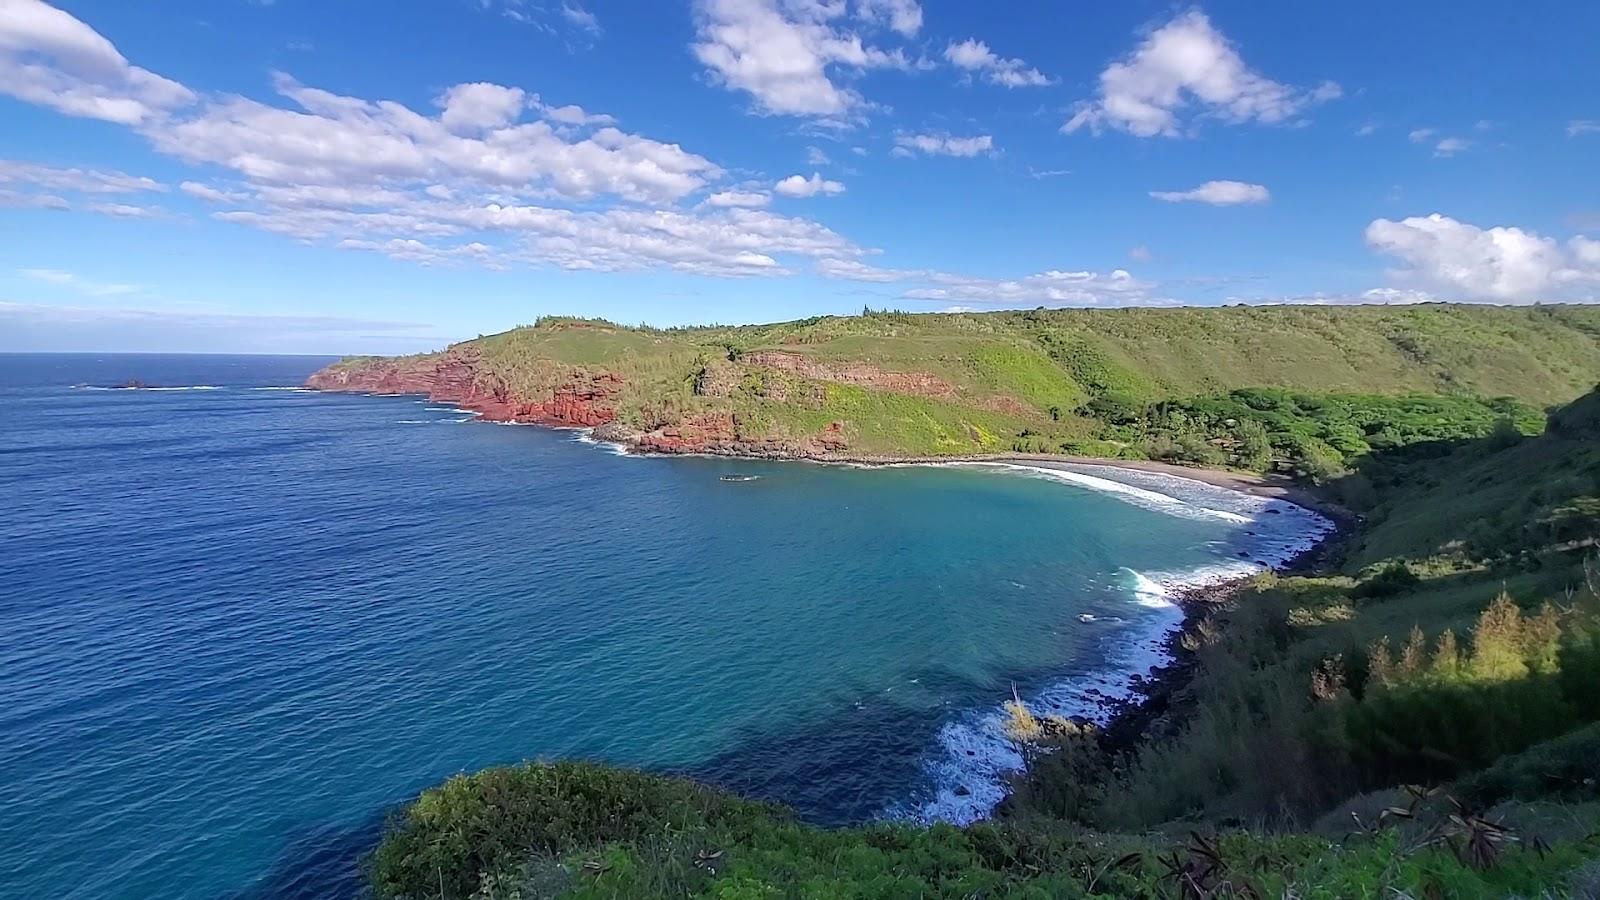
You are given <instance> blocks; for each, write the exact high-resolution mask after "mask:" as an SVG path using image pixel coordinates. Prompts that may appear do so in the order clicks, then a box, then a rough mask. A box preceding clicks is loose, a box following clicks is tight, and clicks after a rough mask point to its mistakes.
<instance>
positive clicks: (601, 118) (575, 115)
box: [533, 97, 617, 126]
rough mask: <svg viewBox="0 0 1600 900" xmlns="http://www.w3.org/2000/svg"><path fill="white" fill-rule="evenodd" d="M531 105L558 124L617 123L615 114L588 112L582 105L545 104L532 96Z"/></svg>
mask: <svg viewBox="0 0 1600 900" xmlns="http://www.w3.org/2000/svg"><path fill="white" fill-rule="evenodd" d="M533 106H534V108H535V109H537V110H539V115H541V116H543V117H544V118H546V119H549V120H550V121H552V122H555V123H557V124H560V125H573V126H580V125H615V124H617V120H616V117H615V116H608V115H606V114H604V113H590V112H587V111H585V110H584V108H583V107H581V106H577V105H575V104H569V105H567V106H547V105H545V104H544V103H541V102H539V98H538V97H534V98H533Z"/></svg>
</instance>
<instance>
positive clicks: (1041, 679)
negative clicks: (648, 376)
mask: <svg viewBox="0 0 1600 900" xmlns="http://www.w3.org/2000/svg"><path fill="white" fill-rule="evenodd" d="M324 362H326V360H322V359H316V358H309V357H161V356H89V355H84V356H79V355H70V356H68V355H50V356H29V355H0V548H3V549H0V621H3V625H0V696H3V697H4V698H5V702H4V704H3V705H0V734H3V735H4V737H5V739H4V741H0V851H3V856H4V859H5V865H0V896H4V897H55V898H61V897H73V898H78V897H82V898H96V900H102V898H144V897H173V898H243V897H250V898H268V897H272V898H277V897H321V896H351V895H354V894H355V893H357V892H358V890H359V880H358V878H357V874H356V873H357V868H356V867H357V863H358V860H359V858H360V855H361V854H362V853H363V852H364V851H365V850H367V849H369V848H370V846H371V844H372V842H373V841H374V839H375V833H376V832H375V829H376V826H377V825H378V823H379V822H380V821H381V819H382V816H383V815H384V814H385V812H386V811H387V810H389V809H391V808H393V807H394V805H396V804H399V803H403V802H404V801H406V800H407V799H408V798H411V797H413V796H414V795H415V794H416V793H417V792H418V791H420V790H421V789H423V788H425V787H427V786H429V785H431V784H433V783H435V782H437V781H439V780H441V779H442V778H444V777H446V776H448V775H450V774H452V773H455V772H458V771H462V770H471V769H476V768H480V767H483V766H487V765H492V764H496V763H506V762H515V761H519V760H523V759H530V758H541V757H588V758H594V759H603V760H609V761H614V762H619V763H625V764H629V765H635V766H642V767H647V768H650V769H655V770H671V771H678V772H685V773H689V774H692V775H694V776H696V777H701V778H705V779H709V780H711V781H714V782H717V783H720V784H723V785H727V786H730V787H732V788H735V789H738V790H740V791H744V792H747V793H750V794H754V795H758V796H761V797H766V798H771V799H776V800H781V801H784V802H787V803H790V804H792V805H794V806H795V807H796V808H798V809H799V810H800V811H801V812H802V814H803V815H805V816H806V817H807V818H809V819H811V820H813V821H817V822H822V823H838V822H849V821H859V820H864V819H868V818H872V817H875V816H883V815H909V816H920V817H929V816H944V817H948V818H955V819H958V820H959V819H964V818H969V817H971V816H973V815H977V814H980V813H981V812H982V809H983V807H984V806H985V805H986V804H988V803H991V802H992V801H993V798H994V788H993V776H994V773H995V771H996V770H997V769H999V768H1003V767H1005V766H1007V765H1010V764H1013V763H1014V753H1013V752H1012V751H1011V750H1010V748H1009V747H1007V746H1006V745H1005V743H1004V741H1003V740H1001V739H1000V738H999V737H998V736H997V735H996V734H995V733H994V730H993V727H992V726H993V715H994V710H995V708H996V706H997V704H998V703H999V702H1000V701H1001V700H1002V699H1004V698H1005V697H1006V696H1008V695H1009V693H1010V690H1011V685H1012V684H1013V683H1015V684H1016V685H1017V686H1018V689H1019V690H1020V691H1022V692H1023V694H1024V696H1026V697H1031V698H1034V699H1035V700H1037V701H1038V702H1040V703H1043V704H1046V705H1052V706H1055V707H1057V708H1060V709H1063V710H1066V711H1082V710H1086V709H1088V708H1090V707H1089V704H1090V702H1091V701H1092V699H1093V696H1092V694H1091V693H1090V692H1091V691H1093V690H1095V689H1097V688H1103V689H1106V690H1108V691H1114V690H1115V689H1116V687H1117V686H1118V685H1120V684H1121V683H1122V682H1123V681H1124V680H1125V674H1126V673H1127V671H1128V670H1129V669H1131V668H1132V669H1136V668H1139V667H1141V666H1144V665H1147V664H1148V663H1149V661H1150V658H1151V657H1150V651H1149V643H1150V638H1151V635H1152V634H1154V633H1156V632H1158V631H1159V630H1160V629H1161V628H1162V627H1164V626H1166V625H1169V624H1170V623H1171V622H1172V621H1174V619H1175V618H1176V612H1175V611H1174V610H1173V609H1172V608H1171V607H1170V606H1168V605H1167V604H1165V603H1163V602H1162V601H1161V600H1160V599H1159V597H1158V596H1156V593H1155V588H1153V587H1152V583H1153V582H1163V581H1170V580H1171V579H1173V578H1178V577H1183V576H1184V575H1185V573H1193V572H1194V571H1196V570H1199V569H1202V568H1205V567H1217V566H1225V565H1228V564H1236V563H1237V560H1238V557H1239V554H1240V553H1244V554H1245V555H1247V556H1262V555H1264V554H1265V555H1270V554H1271V553H1274V552H1277V551H1278V550H1279V549H1281V546H1283V545H1285V543H1286V542H1292V540H1290V539H1298V537H1297V535H1296V534H1294V533H1292V532H1294V528H1297V527H1301V526H1304V525H1305V524H1306V521H1305V520H1304V519H1297V518H1295V515H1296V514H1297V512H1296V511H1295V510H1294V509H1293V508H1288V509H1286V510H1280V511H1279V512H1277V513H1275V514H1273V515H1270V516H1269V515H1266V514H1265V511H1264V510H1263V509H1261V508H1260V504H1256V505H1253V506H1252V505H1250V504H1244V505H1242V506H1241V505H1239V503H1240V501H1238V498H1236V497H1231V496H1224V495H1221V494H1220V493H1219V492H1216V491H1214V490H1211V489H1206V488H1202V487H1199V486H1197V485H1194V484H1192V483H1177V484H1160V483H1153V482H1152V480H1151V479H1148V478H1145V479H1143V480H1142V481H1139V482H1138V483H1139V485H1140V487H1138V488H1135V489H1134V490H1133V493H1116V492H1112V491H1109V490H1106V489H1103V488H1104V485H1099V486H1098V487H1100V488H1101V489H1092V488H1090V487H1084V486H1082V485H1077V484H1071V483H1064V482H1061V481H1058V480H1052V479H1048V478H1045V477H1042V476H1037V473H1036V475H1035V476H1029V475H1028V474H1026V473H1016V472H1013V473H1006V472H1003V471H998V470H984V469H975V468H927V467H908V468H894V469H877V470H865V469H854V468H847V467H829V466H817V465H806V464H777V463H756V462H742V461H723V460H707V459H670V460H669V459H639V458H629V457H623V456H619V455H616V454H615V453H613V452H610V451H609V450H608V449H607V448H605V447H603V446H596V445H592V444H588V443H584V442H583V441H581V440H579V439H578V438H579V435H577V434H575V433H572V432H560V431H552V430H546V429H539V428H518V427H493V426H490V425H486V424H483V423H476V422H473V421H470V416H468V415H466V414H463V413H461V412H459V411H455V410H452V409H450V408H448V407H444V406H436V405H433V404H428V403H426V402H423V401H420V400H419V399H417V398H414V397H361V396H347V395H329V394H316V393H306V392H298V391H294V390H287V389H282V388H288V387H292V386H293V385H296V384H298V383H299V382H300V381H301V380H302V379H303V378H304V377H305V376H306V375H307V374H309V373H310V372H311V371H313V370H314V369H316V368H317V367H319V366H320V365H322V364H323V363H324ZM134 378H136V379H139V380H142V381H144V382H146V383H148V384H151V385H156V386H160V387H165V388H178V387H185V388H191V389H188V390H97V389H93V387H75V385H89V386H99V387H104V386H108V385H113V384H116V383H119V382H122V381H124V380H126V379H134ZM273 388H279V389H276V390H274V389H273ZM735 474H738V475H755V476H759V477H758V478H756V479H754V480H745V481H737V482H730V481H724V480H722V479H721V476H725V475H735ZM1102 474H1104V473H1102ZM1150 490H1157V491H1162V492H1163V493H1165V494H1168V495H1171V496H1167V497H1162V496H1161V494H1155V495H1150V496H1146V493H1147V492H1148V491H1150ZM1173 497H1179V498H1181V500H1183V501H1187V502H1179V500H1174V499H1172V498H1173ZM1230 504H1233V505H1230ZM1205 508H1212V509H1218V510H1222V511H1223V512H1222V513H1220V514H1213V513H1208V512H1205ZM1291 525H1293V526H1294V527H1290V526H1291ZM1274 535H1278V536H1282V537H1283V538H1284V540H1279V539H1278V538H1277V537H1274ZM1300 536H1303V535H1300ZM957 784H961V785H964V786H965V787H964V788H963V789H962V790H959V791H958V790H956V789H955V788H956V785H957Z"/></svg>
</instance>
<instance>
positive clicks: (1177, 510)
mask: <svg viewBox="0 0 1600 900" xmlns="http://www.w3.org/2000/svg"><path fill="white" fill-rule="evenodd" d="M940 465H949V466H985V467H989V468H1001V469H1007V470H1010V471H1013V472H1018V473H1021V474H1025V475H1031V476H1034V477H1038V478H1051V479H1055V480H1057V481H1065V482H1068V483H1070V484H1076V485H1078V486H1080V487H1086V488H1089V489H1090V490H1095V491H1102V492H1104V493H1108V494H1115V495H1117V497H1118V498H1119V499H1122V500H1126V501H1127V502H1129V503H1132V504H1134V505H1135V506H1142V507H1144V508H1145V509H1150V510H1154V511H1156V512H1163V513H1166V514H1168V515H1174V516H1183V517H1185V518H1207V519H1221V520H1223V521H1225V522H1247V521H1249V517H1248V516H1246V515H1244V514H1241V513H1239V512H1237V511H1234V510H1229V509H1214V508H1212V507H1209V506H1202V505H1200V504H1197V503H1193V502H1190V501H1187V500H1183V499H1181V498H1179V497H1174V496H1172V495H1171V494H1165V493H1162V492H1160V491H1156V490H1151V489H1149V488H1145V487H1140V486H1138V485H1134V484H1130V483H1128V482H1126V481H1119V480H1115V479H1111V478H1105V477H1101V476H1098V475H1091V474H1088V473H1086V472H1078V471H1072V470H1068V469H1056V468H1050V467H1046V466H1030V465H1026V464H1023V463H989V462H957V463H941V464H940Z"/></svg>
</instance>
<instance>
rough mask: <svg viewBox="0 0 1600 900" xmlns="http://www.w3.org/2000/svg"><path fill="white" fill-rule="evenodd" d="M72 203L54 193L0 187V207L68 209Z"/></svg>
mask: <svg viewBox="0 0 1600 900" xmlns="http://www.w3.org/2000/svg"><path fill="white" fill-rule="evenodd" d="M71 208H72V204H71V203H68V202H67V198H65V197H61V196H57V195H55V194H40V193H35V192H31V191H14V190H12V189H10V188H0V209H55V210H68V209H71Z"/></svg>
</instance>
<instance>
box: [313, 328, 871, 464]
mask: <svg viewBox="0 0 1600 900" xmlns="http://www.w3.org/2000/svg"><path fill="white" fill-rule="evenodd" d="M306 387H310V388H315V389H317V390H323V391H352V392H358V393H370V394H421V395H424V396H426V397H427V398H428V399H429V400H435V401H439V402H443V403H451V404H454V405H456V406H460V407H461V408H463V409H470V410H473V411H474V412H477V413H479V414H480V415H481V416H482V417H483V418H484V419H485V420H486V421H490V422H518V423H525V424H539V425H552V426H557V427H578V428H594V429H596V431H595V435H596V437H598V438H601V439H603V440H607V441H614V442H616V443H619V444H623V445H625V446H627V447H629V448H631V449H634V450H638V451H640V452H643V453H672V454H684V453H709V454H717V455H725V456H763V457H774V458H796V457H799V458H809V459H827V458H837V457H839V456H842V455H845V454H847V453H848V451H849V449H850V448H849V444H848V442H847V441H846V439H845V425H844V423H843V422H832V423H829V424H828V425H827V426H826V427H824V428H823V429H822V430H821V431H819V432H818V433H817V434H814V435H809V436H806V437H804V438H802V439H799V440H796V439H791V438H786V437H773V436H771V435H763V434H753V433H750V432H749V430H748V429H745V428H741V427H740V426H741V423H740V421H739V417H738V416H737V415H736V414H735V413H732V412H728V411H709V412H699V413H693V414H690V415H687V416H684V417H683V418H682V419H681V420H679V421H677V422H672V423H668V424H665V425H662V426H660V427H658V428H655V429H652V430H649V431H639V430H635V429H633V428H629V427H627V426H626V425H624V424H622V423H620V422H619V421H617V409H616V401H617V397H618V395H619V394H620V393H621V391H622V388H623V382H622V380H621V379H619V378H617V377H616V376H615V375H613V374H612V373H610V372H606V371H590V370H586V369H581V368H574V369H572V370H570V371H569V372H568V373H567V374H566V376H565V380H564V381H562V382H560V383H558V384H557V386H556V387H555V388H553V389H552V390H550V391H549V392H548V394H546V395H545V396H539V397H525V396H519V395H517V394H515V393H514V392H513V391H511V390H510V389H509V388H508V387H507V386H506V383H505V381H504V380H503V379H501V378H500V377H499V376H498V375H495V374H494V373H492V372H489V371H487V370H486V367H485V366H484V364H483V361H482V358H481V357H480V356H479V354H478V353H477V351H475V350H473V349H471V348H458V349H455V350H449V351H446V352H444V353H440V354H433V355H429V356H422V357H411V358H402V359H373V360H369V361H365V362H361V363H357V364H354V365H351V364H344V363H341V364H336V365H332V366H329V367H327V368H325V369H322V370H321V371H318V372H316V373H314V374H313V375H312V376H311V377H310V378H308V379H307V380H306Z"/></svg>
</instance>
